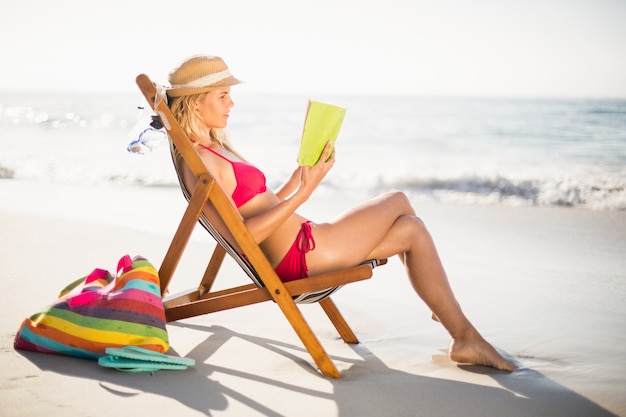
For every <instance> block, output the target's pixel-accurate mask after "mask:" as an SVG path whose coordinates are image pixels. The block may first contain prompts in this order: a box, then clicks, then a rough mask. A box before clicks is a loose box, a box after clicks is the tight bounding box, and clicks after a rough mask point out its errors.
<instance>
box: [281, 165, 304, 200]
mask: <svg viewBox="0 0 626 417" xmlns="http://www.w3.org/2000/svg"><path fill="white" fill-rule="evenodd" d="M301 176H302V167H301V166H299V167H298V168H296V169H295V170H294V171H293V173H292V174H291V176H290V177H289V178H288V179H287V181H285V183H284V184H283V185H281V186H280V187H279V188H278V190H276V197H278V199H279V200H280V201H283V200H284V199H286V198H287V197H289V196H290V195H292V194H293V193H294V191H296V190H297V189H298V187H299V186H300V177H301Z"/></svg>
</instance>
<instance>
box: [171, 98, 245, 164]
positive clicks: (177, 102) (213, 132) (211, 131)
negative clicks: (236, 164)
mask: <svg viewBox="0 0 626 417" xmlns="http://www.w3.org/2000/svg"><path fill="white" fill-rule="evenodd" d="M207 94H208V93H207V92H204V93H199V94H193V95H189V96H180V97H168V104H169V107H170V110H171V111H172V114H173V115H174V117H175V118H176V121H177V122H178V123H179V124H180V126H181V127H182V128H183V131H184V132H185V133H186V134H187V136H188V137H189V138H190V139H192V142H194V146H198V144H201V143H203V144H205V145H208V144H210V143H219V144H220V145H221V146H222V147H223V148H224V149H226V150H227V151H228V152H231V153H233V154H235V155H237V157H239V158H240V159H242V160H243V158H242V157H241V155H239V153H237V151H235V150H234V149H233V147H232V145H231V144H230V142H229V140H228V131H227V130H226V129H219V128H214V127H212V128H207V127H206V126H205V125H204V121H203V120H202V117H200V115H199V114H198V113H197V112H196V111H195V110H194V106H193V104H194V103H195V102H196V101H197V100H201V99H202V98H204V96H205V95H207Z"/></svg>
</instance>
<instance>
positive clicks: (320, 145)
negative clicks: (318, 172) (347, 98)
mask: <svg viewBox="0 0 626 417" xmlns="http://www.w3.org/2000/svg"><path fill="white" fill-rule="evenodd" d="M345 115H346V109H345V108H344V107H341V106H336V105H334V104H329V103H322V102H320V101H312V100H309V103H308V106H307V111H306V116H305V119H304V130H303V132H302V140H301V141H300V151H299V152H298V164H299V165H302V166H313V165H315V164H316V163H317V161H318V160H319V159H320V156H322V151H324V147H325V146H326V143H328V141H330V142H331V143H332V146H335V141H336V140H337V135H338V134H339V129H341V124H342V123H343V118H344V116H345Z"/></svg>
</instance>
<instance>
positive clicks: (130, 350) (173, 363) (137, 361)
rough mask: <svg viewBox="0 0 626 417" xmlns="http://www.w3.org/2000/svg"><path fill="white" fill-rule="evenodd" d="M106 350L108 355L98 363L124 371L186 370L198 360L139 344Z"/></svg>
mask: <svg viewBox="0 0 626 417" xmlns="http://www.w3.org/2000/svg"><path fill="white" fill-rule="evenodd" d="M105 352H106V356H102V357H101V358H99V359H98V365H100V366H103V367H105V368H114V369H117V370H118V371H124V372H154V371H159V370H161V369H169V370H184V369H187V367H189V366H194V365H195V364H196V361H195V360H193V359H191V358H180V357H176V356H169V355H165V354H163V353H159V352H154V351H152V350H148V349H144V348H140V347H137V346H125V347H123V348H107V349H106V350H105Z"/></svg>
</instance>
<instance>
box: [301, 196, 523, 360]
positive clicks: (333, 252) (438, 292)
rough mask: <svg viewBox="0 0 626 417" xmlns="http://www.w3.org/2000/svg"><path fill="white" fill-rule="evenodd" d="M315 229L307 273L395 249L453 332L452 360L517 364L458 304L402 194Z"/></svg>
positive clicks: (415, 285) (423, 229)
mask: <svg viewBox="0 0 626 417" xmlns="http://www.w3.org/2000/svg"><path fill="white" fill-rule="evenodd" d="M316 229H317V230H315V232H314V234H315V239H316V242H317V246H318V248H317V249H316V250H314V251H312V252H310V253H309V255H308V256H307V260H308V261H309V268H310V271H311V272H312V273H316V272H319V271H315V268H317V267H318V265H324V264H325V267H327V266H328V263H329V259H331V261H330V263H333V264H334V265H331V267H330V269H334V268H336V267H339V266H347V265H339V263H341V261H343V262H347V263H348V264H349V265H354V264H356V263H359V262H362V261H363V260H366V259H371V258H381V257H391V256H393V255H395V254H399V256H400V259H401V260H402V262H403V263H404V265H405V267H406V271H407V275H408V277H409V280H410V282H411V284H412V286H413V288H414V289H415V291H416V292H417V294H418V295H419V296H420V297H421V298H422V300H424V302H425V303H426V305H428V307H429V308H430V309H431V311H432V312H433V314H434V317H436V318H438V320H439V321H440V322H441V324H442V325H443V326H444V327H445V328H446V330H448V332H449V333H450V335H451V336H452V341H451V343H450V348H449V354H450V358H451V359H452V360H454V361H455V362H459V363H471V364H476V365H486V366H491V367H494V368H497V369H503V370H508V371H512V370H514V369H516V367H515V366H514V365H513V364H511V363H510V362H508V361H507V360H506V359H504V358H503V357H502V356H501V355H500V354H499V353H498V352H497V351H496V350H495V349H494V348H493V347H492V346H491V345H490V344H489V343H488V342H487V341H485V339H484V338H483V337H482V336H481V335H480V334H479V333H478V331H477V330H476V328H474V326H473V325H472V324H471V323H470V321H469V320H468V319H467V317H466V316H465V314H464V313H463V311H462V310H461V307H460V306H459V303H458V302H457V300H456V298H455V296H454V293H453V292H452V289H451V288H450V284H449V282H448V278H447V275H446V273H445V270H444V268H443V265H442V263H441V260H440V258H439V255H438V253H437V250H436V248H435V244H434V242H433V240H432V238H431V236H430V233H429V232H428V230H427V229H426V227H425V225H424V224H423V222H422V221H421V220H420V219H419V218H417V217H416V216H415V215H414V211H413V209H412V208H411V206H410V204H409V202H408V200H407V199H406V197H405V196H404V195H403V194H401V193H390V194H387V195H385V196H383V197H381V198H379V199H377V200H374V201H373V202H372V203H370V204H368V205H364V206H361V207H359V208H357V209H356V210H354V211H352V212H349V213H347V214H346V215H345V216H344V217H342V218H341V219H339V220H338V221H336V222H333V223H331V224H328V225H320V226H318V227H316ZM311 255H312V256H311ZM333 259H334V262H333V261H332V260H333ZM325 267H322V268H325Z"/></svg>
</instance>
